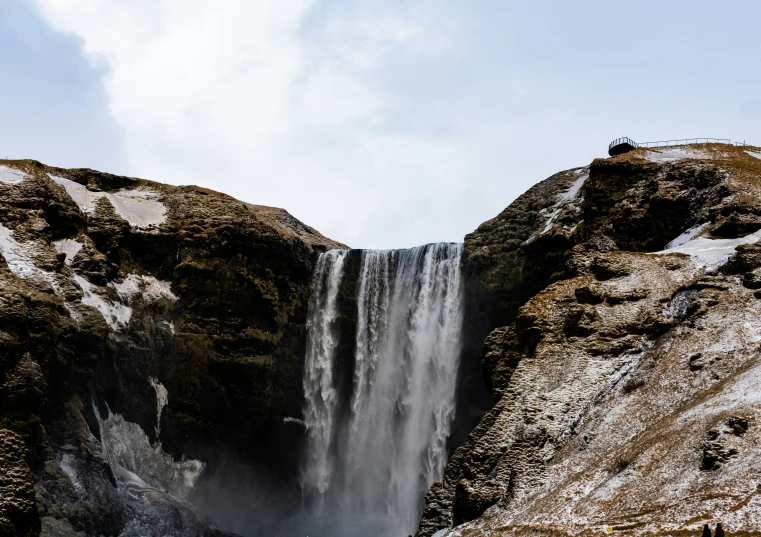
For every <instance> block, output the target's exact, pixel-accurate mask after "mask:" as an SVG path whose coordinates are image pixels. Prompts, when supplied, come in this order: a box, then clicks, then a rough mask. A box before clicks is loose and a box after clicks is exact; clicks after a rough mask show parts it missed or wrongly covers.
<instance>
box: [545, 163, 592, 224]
mask: <svg viewBox="0 0 761 537" xmlns="http://www.w3.org/2000/svg"><path fill="white" fill-rule="evenodd" d="M576 174H578V175H579V178H578V179H576V181H574V183H573V185H571V188H569V189H568V190H567V191H566V192H563V193H562V194H560V196H559V199H558V201H557V203H556V204H555V205H553V206H552V208H551V209H550V212H549V214H548V215H547V223H546V224H545V226H544V229H542V232H541V233H540V235H544V234H545V233H547V232H548V231H550V230H551V229H552V224H553V222H554V221H555V218H557V216H558V215H559V214H560V211H562V210H563V207H565V205H566V204H567V203H568V202H569V201H571V200H573V199H575V198H576V197H578V195H579V191H580V190H581V187H582V186H584V182H585V181H586V180H587V179H589V168H581V169H579V170H576Z"/></svg>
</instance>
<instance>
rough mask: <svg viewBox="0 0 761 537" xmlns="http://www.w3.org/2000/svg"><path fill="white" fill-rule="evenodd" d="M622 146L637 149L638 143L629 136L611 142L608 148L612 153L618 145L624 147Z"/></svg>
mask: <svg viewBox="0 0 761 537" xmlns="http://www.w3.org/2000/svg"><path fill="white" fill-rule="evenodd" d="M622 144H629V145H630V146H632V147H637V142H635V141H634V140H632V139H631V138H629V137H628V136H623V137H621V138H617V139H615V140H613V141H612V142H610V145H609V146H608V151H610V150H611V149H612V148H613V147H615V146H617V145H622Z"/></svg>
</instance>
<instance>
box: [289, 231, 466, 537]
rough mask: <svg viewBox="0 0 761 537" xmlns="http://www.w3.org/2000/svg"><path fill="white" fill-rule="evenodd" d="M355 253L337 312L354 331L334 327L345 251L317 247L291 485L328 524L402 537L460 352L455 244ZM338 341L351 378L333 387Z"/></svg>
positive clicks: (426, 479) (437, 436)
mask: <svg viewBox="0 0 761 537" xmlns="http://www.w3.org/2000/svg"><path fill="white" fill-rule="evenodd" d="M360 254H361V264H360V268H359V275H358V277H357V281H356V282H348V283H350V284H351V283H354V284H356V294H355V296H354V298H356V302H357V306H356V311H355V312H343V313H344V315H346V314H351V315H353V314H356V333H355V334H348V335H347V334H342V333H340V332H341V330H340V329H339V323H338V320H339V313H340V312H339V310H338V307H337V304H338V295H339V293H340V292H341V289H342V283H343V282H344V280H345V279H346V278H347V277H348V276H345V275H344V269H345V266H346V263H345V262H346V260H347V257H348V256H349V253H348V252H347V251H330V252H327V253H324V254H322V255H321V256H320V259H319V261H318V264H317V268H316V271H315V276H314V282H313V288H312V299H311V302H310V310H309V320H308V323H307V329H308V335H307V356H306V365H305V374H304V391H305V396H306V409H305V421H306V424H307V430H308V447H307V453H306V457H305V464H304V468H303V472H302V486H303V488H304V491H305V495H306V497H307V499H308V500H311V501H312V502H313V506H314V508H315V509H316V510H318V511H319V512H321V513H322V515H323V516H325V517H329V518H331V519H332V520H333V521H335V522H336V524H337V525H340V524H341V522H342V521H345V523H346V524H350V525H353V526H352V527H356V523H357V521H358V520H361V521H364V522H367V521H376V522H373V523H370V524H369V526H365V527H366V528H368V527H369V530H370V531H373V532H375V533H374V535H378V536H379V537H380V536H406V535H408V534H410V533H414V531H415V529H416V524H417V520H418V518H419V516H420V513H421V511H422V507H423V500H424V495H425V492H426V490H427V489H428V488H429V487H430V485H431V484H432V483H433V482H434V481H436V480H438V479H441V475H442V472H443V468H444V465H445V463H446V457H447V449H446V447H447V446H446V443H447V439H448V437H449V434H450V430H451V424H452V420H453V418H454V410H455V385H456V379H457V369H458V365H459V356H460V331H461V327H462V284H461V280H460V259H461V254H462V245H460V244H430V245H426V246H421V247H418V248H413V249H410V250H386V251H375V250H365V251H362V252H360ZM352 288H353V286H351V285H349V286H348V289H352ZM347 341H348V342H349V343H350V344H352V345H353V358H354V360H353V367H354V370H353V372H351V373H352V374H351V375H350V376H349V377H350V378H351V382H350V384H351V386H341V385H339V382H338V380H337V379H338V378H339V377H340V375H337V374H336V370H335V369H334V368H335V367H336V355H337V354H336V353H337V349H338V348H339V346H340V345H341V344H342V343H343V344H344V345H345V344H346V343H344V342H347ZM342 364H345V362H342ZM343 392H347V393H343ZM365 531H368V529H366V530H365ZM338 533H342V534H346V535H353V534H354V533H353V532H352V531H348V532H347V531H345V530H344V531H337V532H336V534H338ZM356 535H360V533H359V532H357V533H356Z"/></svg>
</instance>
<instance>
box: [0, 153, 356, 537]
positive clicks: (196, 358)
mask: <svg viewBox="0 0 761 537" xmlns="http://www.w3.org/2000/svg"><path fill="white" fill-rule="evenodd" d="M340 246H341V245H339V244H337V243H335V242H332V241H330V240H328V239H326V238H325V237H323V236H322V235H320V234H319V233H317V232H316V231H315V230H313V229H311V228H309V227H307V226H305V225H303V224H301V223H300V222H298V221H297V220H296V219H294V218H293V217H291V216H290V215H289V214H288V213H286V212H285V211H283V210H281V209H275V208H270V207H262V206H256V205H249V204H245V203H242V202H240V201H237V200H235V199H233V198H230V197H229V196H225V195H222V194H219V193H216V192H213V191H210V190H206V189H202V188H198V187H192V186H190V187H171V186H167V185H162V184H158V183H153V182H150V181H144V180H139V179H133V178H127V177H117V176H113V175H109V174H104V173H98V172H94V171H92V170H63V169H56V168H51V167H47V166H44V165H42V164H39V163H37V162H33V161H3V162H0V254H1V255H2V257H0V406H1V409H0V416H2V421H1V422H0V451H1V452H2V454H1V455H0V466H2V471H1V472H0V475H2V477H0V488H1V489H2V493H0V534H2V535H37V534H39V533H40V530H42V534H43V535H67V536H68V535H100V534H104V535H109V534H120V533H121V534H122V535H141V534H145V532H146V531H147V530H148V528H150V531H151V532H153V531H154V530H156V531H158V532H159V533H160V534H162V535H172V534H179V533H183V532H185V533H198V532H204V531H205V532H206V533H207V534H209V532H210V531H211V530H209V529H208V521H205V520H203V519H201V518H200V517H199V516H198V515H196V514H195V513H194V511H193V510H192V509H191V508H190V507H189V504H188V503H187V499H188V498H189V497H191V496H192V494H193V490H194V487H197V486H198V484H199V483H202V482H203V480H204V479H206V476H208V475H209V474H210V473H213V472H214V468H215V466H218V465H220V464H222V462H223V461H222V459H223V457H225V456H230V454H234V455H235V456H236V457H240V458H241V459H242V460H244V461H247V460H250V461H257V462H258V463H261V464H264V465H267V466H268V467H270V468H273V469H274V470H273V471H274V472H275V473H277V472H281V473H282V474H283V476H284V477H283V479H288V478H292V477H293V475H292V474H293V469H292V467H293V464H294V459H293V456H294V454H295V451H296V450H297V449H298V445H297V444H296V443H295V442H294V441H293V437H296V436H298V434H294V429H293V428H298V427H300V426H299V425H298V424H294V423H292V422H291V421H289V420H283V418H284V417H288V416H298V415H299V413H300V409H301V399H302V389H301V368H302V362H303V350H304V349H303V345H304V323H305V316H306V308H307V295H308V290H309V284H310V281H311V275H312V269H313V264H314V260H315V257H316V252H318V251H323V250H325V249H329V248H335V247H340ZM295 432H296V433H298V432H299V431H298V430H296V431H295Z"/></svg>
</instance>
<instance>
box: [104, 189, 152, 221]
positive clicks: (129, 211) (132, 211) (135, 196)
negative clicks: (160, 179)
mask: <svg viewBox="0 0 761 537" xmlns="http://www.w3.org/2000/svg"><path fill="white" fill-rule="evenodd" d="M107 196H108V199H109V201H110V202H111V204H112V205H113V206H114V209H116V212H117V213H118V214H119V216H121V217H122V218H124V219H125V220H126V221H127V222H129V224H130V225H131V226H132V227H150V226H158V225H161V224H163V223H164V222H166V207H165V206H164V204H163V203H161V202H160V201H155V200H154V199H153V198H156V197H158V194H156V193H155V192H152V191H150V190H122V191H120V192H117V193H115V194H107Z"/></svg>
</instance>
